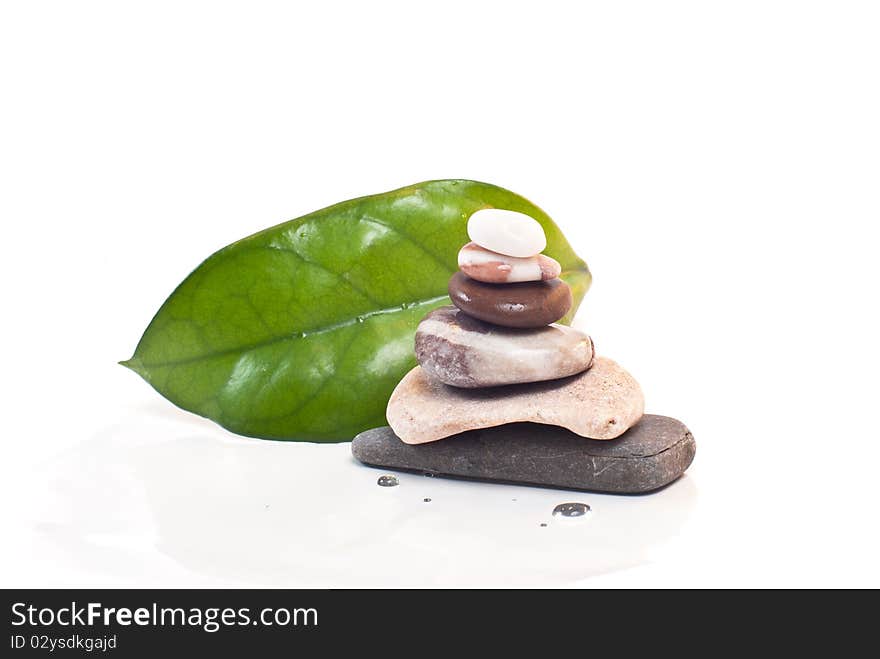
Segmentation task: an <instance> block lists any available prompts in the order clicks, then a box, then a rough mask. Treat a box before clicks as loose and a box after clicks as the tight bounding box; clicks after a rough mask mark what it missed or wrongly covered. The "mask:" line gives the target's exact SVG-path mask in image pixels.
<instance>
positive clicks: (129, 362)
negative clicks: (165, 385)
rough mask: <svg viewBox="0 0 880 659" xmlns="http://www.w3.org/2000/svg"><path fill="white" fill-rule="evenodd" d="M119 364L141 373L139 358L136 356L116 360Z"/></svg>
mask: <svg viewBox="0 0 880 659" xmlns="http://www.w3.org/2000/svg"><path fill="white" fill-rule="evenodd" d="M116 363H117V364H119V365H120V366H125V368H127V369H130V370H132V371H134V372H135V373H137V374H138V375H141V360H139V359H138V358H137V357H132V358H131V359H123V360H122V361H119V362H116Z"/></svg>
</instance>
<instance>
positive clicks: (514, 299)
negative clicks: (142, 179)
mask: <svg viewBox="0 0 880 659" xmlns="http://www.w3.org/2000/svg"><path fill="white" fill-rule="evenodd" d="M448 290H449V297H450V299H451V300H452V303H453V304H454V305H455V306H457V307H458V308H459V309H461V310H462V311H464V312H465V313H466V314H468V315H469V316H473V317H474V318H478V319H479V320H483V321H485V322H487V323H494V324H495V325H503V326H504V327H521V328H522V327H525V328H535V327H545V326H547V325H549V324H550V323H555V322H556V321H557V320H559V319H560V318H562V317H563V316H565V314H567V313H568V310H569V309H571V305H572V302H573V299H572V295H571V288H569V286H568V284H566V283H565V282H564V281H562V280H561V279H551V280H549V281H528V282H522V283H519V284H487V283H486V282H482V281H477V280H476V279H471V278H470V277H468V276H467V275H466V274H464V273H463V272H456V273H455V274H454V275H452V278H451V279H450V280H449V288H448Z"/></svg>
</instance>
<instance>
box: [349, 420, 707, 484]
mask: <svg viewBox="0 0 880 659" xmlns="http://www.w3.org/2000/svg"><path fill="white" fill-rule="evenodd" d="M696 449H697V447H696V443H695V442H694V436H693V435H692V434H691V432H690V431H689V430H688V429H687V427H685V425H684V424H683V423H682V422H681V421H677V420H676V419H673V418H670V417H668V416H658V415H655V414H646V415H644V416H643V417H642V418H641V420H640V421H639V422H638V423H637V424H636V425H635V426H633V427H632V428H630V429H629V430H628V431H626V432H625V433H624V434H623V435H621V436H620V437H618V438H617V439H611V440H602V441H600V440H595V439H584V438H583V437H580V436H579V435H575V434H574V433H572V432H570V431H568V430H565V429H564V428H559V427H557V426H547V425H541V424H535V423H511V424H508V425H504V426H498V427H495V428H486V429H482V430H469V431H467V432H463V433H461V434H459V435H454V436H452V437H448V438H446V439H442V440H439V441H436V442H430V443H427V444H404V443H403V442H402V441H401V440H400V439H399V438H398V437H397V435H395V434H394V431H392V430H391V428H389V427H388V426H383V427H381V428H373V429H372V430H367V431H365V432H362V433H361V434H359V435H358V436H357V437H355V438H354V440H353V441H352V443H351V452H352V454H353V455H354V457H355V458H357V459H358V460H360V461H361V462H363V463H364V464H367V465H370V466H374V467H382V468H385V469H396V470H400V471H414V472H419V473H424V474H431V475H435V476H451V477H455V478H470V479H475V480H481V481H495V482H503V483H515V484H520V485H537V486H541V487H554V488H564V489H569V490H586V491H592V492H612V493H616V494H641V493H644V492H651V491H652V490H656V489H659V488H661V487H663V486H664V485H668V484H669V483H671V482H672V481H674V480H675V479H677V478H678V477H679V476H681V475H682V474H683V473H684V472H685V470H686V469H687V468H688V467H689V466H690V464H691V462H692V461H693V459H694V454H695V453H696Z"/></svg>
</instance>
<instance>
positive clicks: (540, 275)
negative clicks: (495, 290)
mask: <svg viewBox="0 0 880 659" xmlns="http://www.w3.org/2000/svg"><path fill="white" fill-rule="evenodd" d="M458 267H459V269H460V270H461V271H462V272H463V273H464V274H466V275H467V276H468V277H470V278H471V279H476V280H477V281H484V282H486V283H489V284H511V283H514V282H520V281H542V280H547V279H555V278H556V277H558V276H559V273H560V272H562V266H560V265H559V262H558V261H556V260H555V259H551V258H550V257H549V256H545V255H544V254H538V255H537V256H529V257H526V258H519V257H516V256H507V255H506V254H499V253H497V252H492V251H489V250H488V249H485V248H484V247H480V246H479V245H477V244H476V243H468V244H467V245H465V246H464V247H462V248H461V250H460V251H459V252H458Z"/></svg>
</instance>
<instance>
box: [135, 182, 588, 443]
mask: <svg viewBox="0 0 880 659" xmlns="http://www.w3.org/2000/svg"><path fill="white" fill-rule="evenodd" d="M481 208H502V209H508V210H514V211H519V212H522V213H526V214H528V215H530V216H532V217H533V218H535V219H536V220H537V221H538V222H540V223H541V224H542V225H543V227H544V230H545V232H546V233H547V249H546V251H545V253H547V254H549V255H550V256H552V257H554V258H555V259H556V260H558V261H559V262H560V263H561V264H562V267H563V273H562V278H563V279H564V280H565V281H566V282H568V284H569V285H570V286H571V288H572V291H573V293H574V299H575V304H574V307H573V308H572V310H571V312H570V314H569V316H568V317H567V318H566V319H564V320H563V322H569V321H570V318H571V316H573V315H574V312H575V311H576V310H577V305H578V304H579V303H580V301H581V299H582V298H583V296H584V294H585V293H586V291H587V288H588V287H589V285H590V272H589V270H588V269H587V266H586V264H585V263H584V262H583V261H582V260H581V259H580V258H578V256H577V255H576V254H575V253H574V251H572V249H571V247H570V246H569V244H568V242H566V240H565V238H564V236H563V235H562V233H561V232H560V230H559V228H558V227H557V226H556V225H555V224H554V223H553V221H552V220H551V219H550V218H549V217H548V216H547V215H546V214H545V213H544V212H543V211H542V210H540V209H539V208H538V207H537V206H535V205H533V204H532V203H531V202H529V201H527V200H526V199H524V198H522V197H520V196H519V195H516V194H514V193H512V192H510V191H508V190H505V189H503V188H499V187H497V186H494V185H489V184H487V183H478V182H475V181H465V180H449V181H429V182H427V183H419V184H417V185H413V186H410V187H407V188H401V189H400V190H394V191H392V192H387V193H384V194H378V195H373V196H370V197H361V198H359V199H352V200H350V201H345V202H342V203H341V204H337V205H335V206H331V207H329V208H325V209H323V210H319V211H316V212H314V213H311V214H309V215H306V216H304V217H301V218H299V219H296V220H291V221H290V222H285V223H284V224H279V225H278V226H275V227H272V228H270V229H266V230H265V231H261V232H260V233H257V234H254V235H252V236H250V237H248V238H245V239H243V240H240V241H238V242H236V243H233V244H232V245H229V246H228V247H225V248H223V249H221V250H220V251H219V252H217V253H215V254H214V255H213V256H211V257H209V258H208V259H207V260H206V261H205V262H204V263H202V265H200V266H199V267H198V268H197V269H196V270H195V271H194V272H193V273H192V274H191V275H189V277H187V278H186V279H185V280H184V281H183V283H182V284H180V286H178V287H177V290H175V291H174V292H173V293H172V294H171V296H170V297H169V298H168V299H167V300H166V301H165V303H164V304H163V305H162V307H161V308H160V309H159V311H158V312H157V313H156V316H155V317H154V318H153V320H152V322H151V323H150V325H149V327H147V330H146V331H145V332H144V335H143V337H142V338H141V340H140V343H139V344H138V346H137V349H136V350H135V353H134V356H133V357H132V358H131V359H130V360H128V361H126V362H122V363H123V365H125V366H127V367H129V368H131V369H132V370H134V371H136V372H137V373H139V374H140V375H141V376H142V377H143V378H144V379H145V380H146V381H147V382H149V383H150V384H151V385H152V386H153V387H154V388H155V389H156V390H157V391H158V392H159V393H160V394H162V395H163V396H165V397H166V398H167V399H168V400H170V401H171V402H172V403H174V404H175V405H178V406H180V407H182V408H183V409H185V410H189V411H191V412H194V413H196V414H199V415H201V416H205V417H208V418H210V419H213V420H214V421H216V422H217V423H219V424H220V425H221V426H223V427H224V428H227V429H228V430H231V431H232V432H236V433H240V434H243V435H250V436H254V437H263V438H267V439H287V440H305V441H347V440H349V439H351V438H352V437H353V436H354V435H355V434H357V433H358V432H360V431H362V430H365V429H367V428H372V427H375V426H380V425H384V424H385V406H386V404H387V402H388V398H389V396H390V395H391V392H392V390H393V389H394V387H395V385H396V384H397V383H398V381H399V380H400V379H401V378H402V377H403V375H404V374H405V373H406V372H407V371H408V370H409V369H410V368H412V367H413V366H414V365H415V356H414V354H413V337H414V334H415V329H416V326H417V325H418V323H419V321H420V320H421V319H422V317H423V316H424V315H425V314H426V313H428V312H429V311H430V310H432V309H434V308H436V307H439V306H441V305H444V304H449V298H448V297H447V296H446V286H447V283H448V281H449V277H450V276H451V275H452V274H453V273H454V272H455V271H456V269H457V263H456V257H457V254H458V250H459V248H460V247H461V246H462V245H463V244H465V243H466V242H468V236H467V231H466V226H467V219H468V218H469V217H470V215H471V214H472V213H473V212H474V211H476V210H479V209H481Z"/></svg>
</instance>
